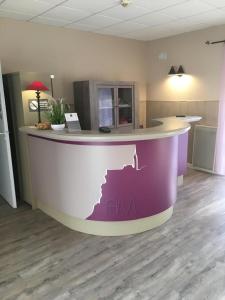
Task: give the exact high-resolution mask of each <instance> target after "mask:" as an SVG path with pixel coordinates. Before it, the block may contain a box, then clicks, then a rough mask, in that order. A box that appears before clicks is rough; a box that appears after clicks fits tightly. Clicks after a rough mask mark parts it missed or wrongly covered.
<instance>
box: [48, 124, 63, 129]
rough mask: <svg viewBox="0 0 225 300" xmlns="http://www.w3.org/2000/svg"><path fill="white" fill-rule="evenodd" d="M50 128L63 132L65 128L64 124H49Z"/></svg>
mask: <svg viewBox="0 0 225 300" xmlns="http://www.w3.org/2000/svg"><path fill="white" fill-rule="evenodd" d="M51 128H52V129H53V130H63V129H64V128H65V124H51Z"/></svg>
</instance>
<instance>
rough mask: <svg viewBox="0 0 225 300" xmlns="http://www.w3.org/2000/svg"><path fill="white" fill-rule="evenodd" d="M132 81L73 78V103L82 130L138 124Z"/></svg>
mask: <svg viewBox="0 0 225 300" xmlns="http://www.w3.org/2000/svg"><path fill="white" fill-rule="evenodd" d="M135 95H136V86H135V83H134V82H121V81H120V82H105V81H103V82H100V81H92V80H87V81H76V82H74V106H75V111H76V112H77V113H78V116H79V120H80V124H81V128H82V129H85V130H91V129H98V128H99V127H102V126H106V127H110V128H119V127H127V128H136V127H138V120H137V119H138V118H137V112H138V107H137V101H136V96H135Z"/></svg>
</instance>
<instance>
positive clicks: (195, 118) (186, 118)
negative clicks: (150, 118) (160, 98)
mask: <svg viewBox="0 0 225 300" xmlns="http://www.w3.org/2000/svg"><path fill="white" fill-rule="evenodd" d="M166 119H176V120H182V121H185V122H188V123H192V122H198V121H201V119H202V117H200V116H181V117H176V116H171V117H167V118H157V119H156V120H159V121H163V120H166Z"/></svg>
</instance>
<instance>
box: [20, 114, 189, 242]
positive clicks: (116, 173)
mask: <svg viewBox="0 0 225 300" xmlns="http://www.w3.org/2000/svg"><path fill="white" fill-rule="evenodd" d="M153 125H154V127H151V128H147V129H134V130H129V131H124V129H123V130H122V131H116V130H115V131H113V132H112V133H109V134H105V133H99V132H95V131H80V132H74V133H69V132H67V131H60V132H57V131H41V130H37V129H35V128H32V127H23V128H21V129H20V130H21V131H22V132H23V133H25V134H27V137H28V144H29V152H30V158H29V160H30V168H31V177H32V190H33V199H34V202H35V205H36V206H37V207H38V208H40V209H41V210H43V211H44V212H45V213H47V214H48V215H50V216H52V217H53V218H55V219H56V220H58V221H59V222H61V223H63V224H64V225H66V226H68V227H70V228H72V229H74V230H77V231H81V232H85V233H89V234H96V235H107V236H113V235H126V234H134V233H138V232H143V231H145V230H149V229H151V228H153V227H156V226H159V225H161V224H163V223H164V222H166V221H167V220H168V219H169V218H170V217H171V215H172V212H173V206H174V203H175V201H176V194H177V176H178V173H179V172H178V170H179V168H180V167H179V165H182V164H183V165H185V164H186V160H185V161H183V162H182V161H179V159H178V148H179V139H180V138H181V137H182V136H184V135H186V134H187V132H188V130H189V129H190V125H189V124H188V123H186V122H184V121H181V120H176V119H174V120H173V119H171V120H169V119H165V121H156V122H154V124H153Z"/></svg>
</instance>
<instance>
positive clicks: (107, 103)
mask: <svg viewBox="0 0 225 300" xmlns="http://www.w3.org/2000/svg"><path fill="white" fill-rule="evenodd" d="M97 93H98V110H99V112H98V114H99V115H98V116H99V127H102V126H106V127H115V89H114V88H112V87H98V89H97Z"/></svg>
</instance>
